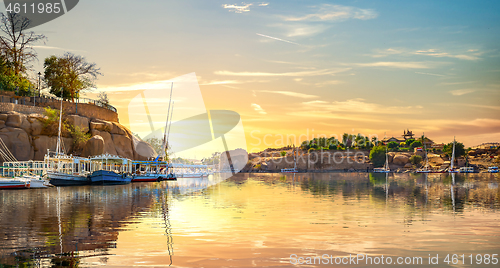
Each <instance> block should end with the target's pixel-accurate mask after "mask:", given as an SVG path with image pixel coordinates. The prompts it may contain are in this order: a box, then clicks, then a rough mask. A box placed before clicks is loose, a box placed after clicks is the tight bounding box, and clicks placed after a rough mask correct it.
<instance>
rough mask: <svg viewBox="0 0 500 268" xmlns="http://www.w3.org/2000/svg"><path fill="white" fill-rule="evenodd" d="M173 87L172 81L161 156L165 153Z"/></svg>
mask: <svg viewBox="0 0 500 268" xmlns="http://www.w3.org/2000/svg"><path fill="white" fill-rule="evenodd" d="M173 89H174V82H172V83H171V84H170V99H169V101H168V111H167V121H166V122H165V131H164V132H163V145H162V148H163V149H162V153H161V154H162V155H161V156H162V157H163V158H164V157H165V156H166V155H167V153H166V152H165V147H166V146H167V128H168V118H169V116H170V104H171V103H172V91H173Z"/></svg>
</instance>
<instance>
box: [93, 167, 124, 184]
mask: <svg viewBox="0 0 500 268" xmlns="http://www.w3.org/2000/svg"><path fill="white" fill-rule="evenodd" d="M89 179H90V183H92V184H104V185H113V184H127V183H130V182H131V181H132V176H130V175H127V174H125V173H118V172H116V171H110V170H96V171H94V172H92V174H90V176H89Z"/></svg>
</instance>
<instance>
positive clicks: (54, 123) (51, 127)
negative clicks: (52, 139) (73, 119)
mask: <svg viewBox="0 0 500 268" xmlns="http://www.w3.org/2000/svg"><path fill="white" fill-rule="evenodd" d="M44 109H45V112H44V114H45V116H47V118H44V119H42V120H41V121H42V124H43V132H44V133H45V134H47V135H49V136H57V134H58V131H59V110H56V109H52V108H50V107H46V108H44ZM66 130H67V125H66V124H62V126H61V131H63V132H64V131H66Z"/></svg>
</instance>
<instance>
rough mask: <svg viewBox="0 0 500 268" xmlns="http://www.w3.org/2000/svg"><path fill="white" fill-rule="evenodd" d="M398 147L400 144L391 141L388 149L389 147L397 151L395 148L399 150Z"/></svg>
mask: <svg viewBox="0 0 500 268" xmlns="http://www.w3.org/2000/svg"><path fill="white" fill-rule="evenodd" d="M398 146H399V144H398V143H397V142H395V141H391V142H389V143H388V144H387V147H388V148H389V149H395V148H398Z"/></svg>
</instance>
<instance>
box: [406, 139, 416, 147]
mask: <svg viewBox="0 0 500 268" xmlns="http://www.w3.org/2000/svg"><path fill="white" fill-rule="evenodd" d="M414 141H415V139H407V140H406V141H405V143H406V147H410V145H411V143H412V142H414Z"/></svg>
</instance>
